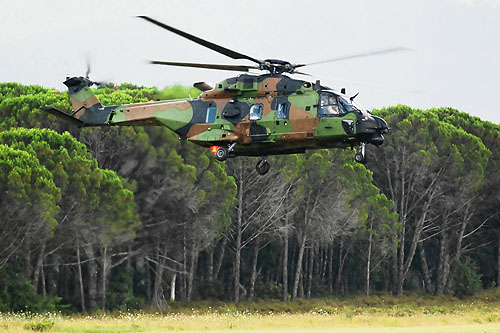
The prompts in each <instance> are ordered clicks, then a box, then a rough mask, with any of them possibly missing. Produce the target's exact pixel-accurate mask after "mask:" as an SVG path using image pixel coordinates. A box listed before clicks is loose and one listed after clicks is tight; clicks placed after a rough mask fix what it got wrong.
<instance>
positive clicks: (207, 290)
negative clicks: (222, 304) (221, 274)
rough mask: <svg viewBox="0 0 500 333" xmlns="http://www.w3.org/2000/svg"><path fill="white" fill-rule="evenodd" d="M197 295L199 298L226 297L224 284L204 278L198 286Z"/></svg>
mask: <svg viewBox="0 0 500 333" xmlns="http://www.w3.org/2000/svg"><path fill="white" fill-rule="evenodd" d="M198 295H199V296H200V297H201V299H211V300H216V299H217V300H223V299H226V298H227V295H226V294H225V291H224V286H223V285H222V282H221V281H218V280H205V281H202V282H201V283H200V285H199V286H198Z"/></svg>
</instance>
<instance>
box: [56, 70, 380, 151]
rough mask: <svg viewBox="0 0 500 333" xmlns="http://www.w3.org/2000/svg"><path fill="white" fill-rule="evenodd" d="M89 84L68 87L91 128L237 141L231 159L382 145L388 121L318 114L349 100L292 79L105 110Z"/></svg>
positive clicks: (252, 81)
mask: <svg viewBox="0 0 500 333" xmlns="http://www.w3.org/2000/svg"><path fill="white" fill-rule="evenodd" d="M89 82H90V81H89V80H88V79H85V78H76V77H75V78H71V79H68V80H67V81H65V84H66V85H67V86H68V89H69V94H70V98H71V102H72V104H73V107H74V109H75V112H74V114H73V115H74V116H75V117H76V118H78V119H79V120H81V121H83V123H84V124H86V125H91V126H95V125H99V126H105V125H118V126H129V125H130V126H161V125H163V126H166V127H168V128H169V129H171V130H172V131H174V132H176V133H177V134H178V135H179V136H180V137H181V138H183V139H187V140H189V141H191V142H194V143H196V144H198V145H201V146H205V147H210V146H223V145H228V144H230V143H233V142H237V143H238V144H237V145H236V146H235V147H234V150H233V151H232V152H231V155H232V156H237V155H270V154H281V153H292V152H303V151H305V150H306V149H317V148H331V147H349V146H351V147H352V146H354V145H357V144H360V143H361V142H370V140H372V141H373V142H372V143H375V144H379V143H377V142H380V140H382V141H383V136H382V134H381V133H383V132H382V129H383V128H384V123H385V122H384V121H383V120H381V119H380V120H378V119H375V118H377V117H374V116H371V115H370V114H369V113H367V112H366V111H364V110H362V111H351V112H347V113H345V114H342V115H334V116H322V115H319V112H318V107H319V100H320V94H330V96H342V97H343V98H344V99H346V100H347V99H348V97H347V96H345V95H342V94H340V93H338V92H335V91H332V90H330V89H328V88H325V87H320V86H319V85H317V84H312V83H310V82H307V81H302V80H295V79H291V78H289V77H287V76H286V75H281V74H265V75H248V74H242V75H240V76H237V77H232V78H228V79H226V80H224V81H222V82H219V83H218V84H217V85H216V86H215V87H214V88H213V89H211V90H207V91H205V92H203V93H201V94H200V96H199V97H198V98H196V99H187V100H181V101H158V102H147V103H134V104H128V105H117V106H106V107H104V106H102V105H101V103H100V102H99V101H98V99H97V98H96V97H95V95H94V94H93V92H92V90H91V89H90V88H89V86H90V84H89ZM90 83H91V82H90ZM336 98H337V97H336ZM285 103H288V105H289V111H288V118H287V119H279V118H278V115H277V113H278V105H279V104H285ZM254 104H262V107H263V108H262V117H261V119H258V120H250V119H249V117H250V108H251V106H252V105H254ZM209 107H215V108H216V114H215V121H214V122H212V123H207V122H206V120H207V117H206V115H207V108H209ZM385 126H386V125H385ZM377 140H378V141H377Z"/></svg>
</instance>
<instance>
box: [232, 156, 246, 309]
mask: <svg viewBox="0 0 500 333" xmlns="http://www.w3.org/2000/svg"><path fill="white" fill-rule="evenodd" d="M240 163H241V162H240ZM239 171H240V175H239V182H238V185H239V186H238V217H237V219H236V249H235V250H236V253H235V258H234V301H235V302H239V301H240V266H241V233H242V230H241V226H242V223H243V190H244V188H243V172H242V168H241V164H240V170H239Z"/></svg>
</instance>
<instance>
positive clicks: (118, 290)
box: [106, 269, 144, 311]
mask: <svg viewBox="0 0 500 333" xmlns="http://www.w3.org/2000/svg"><path fill="white" fill-rule="evenodd" d="M133 280H134V271H133V270H131V269H130V270H128V269H121V270H119V271H118V273H117V274H113V275H112V279H111V283H110V288H109V290H108V292H107V294H106V304H107V308H108V309H109V310H120V311H135V310H140V309H142V308H144V299H143V298H139V297H135V296H134V293H133V288H132V285H133Z"/></svg>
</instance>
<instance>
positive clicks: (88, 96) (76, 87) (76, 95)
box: [46, 76, 113, 126]
mask: <svg viewBox="0 0 500 333" xmlns="http://www.w3.org/2000/svg"><path fill="white" fill-rule="evenodd" d="M63 83H64V84H65V85H66V86H67V87H68V92H69V97H70V99H71V103H72V104H73V114H72V115H71V117H73V118H76V119H78V120H79V121H80V122H82V123H83V124H84V125H87V126H96V125H105V124H107V120H108V117H109V114H110V113H111V111H112V110H113V108H110V107H104V106H103V105H102V104H101V102H99V99H97V97H96V96H95V95H94V93H93V92H92V90H91V89H90V86H92V84H94V83H93V82H92V81H90V80H89V79H87V78H84V77H81V76H80V77H72V78H68V79H67V80H66V81H64V82H63ZM46 111H48V110H46ZM48 112H49V111H48ZM50 113H52V114H54V113H53V112H50Z"/></svg>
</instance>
